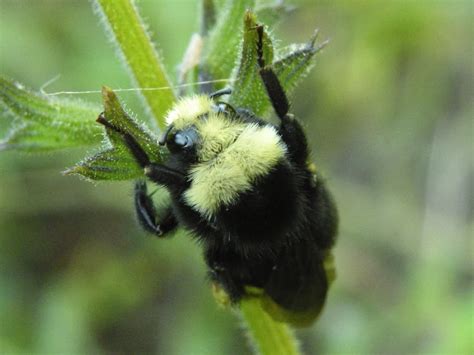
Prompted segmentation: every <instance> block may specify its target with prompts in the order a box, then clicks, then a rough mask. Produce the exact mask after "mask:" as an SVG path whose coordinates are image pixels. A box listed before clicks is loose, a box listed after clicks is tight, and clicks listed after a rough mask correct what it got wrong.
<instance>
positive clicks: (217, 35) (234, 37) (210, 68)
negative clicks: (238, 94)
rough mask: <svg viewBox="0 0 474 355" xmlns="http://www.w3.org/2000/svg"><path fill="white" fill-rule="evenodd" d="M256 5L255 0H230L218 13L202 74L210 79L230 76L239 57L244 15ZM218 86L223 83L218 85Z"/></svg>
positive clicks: (207, 45)
mask: <svg viewBox="0 0 474 355" xmlns="http://www.w3.org/2000/svg"><path fill="white" fill-rule="evenodd" d="M254 6H255V0H239V1H234V0H228V1H227V3H226V4H225V5H224V6H222V9H221V10H220V11H219V12H218V13H217V22H216V25H215V27H214V28H213V29H212V31H211V32H210V33H209V37H208V39H207V41H206V46H205V50H204V53H203V62H202V69H201V71H202V76H203V77H204V78H206V77H208V78H210V79H226V78H228V77H230V75H231V73H232V70H233V68H234V65H235V63H236V61H237V58H238V57H239V43H240V41H241V33H242V17H243V15H244V13H245V11H246V10H247V9H252V8H253V7H254ZM216 87H217V88H220V87H222V85H216Z"/></svg>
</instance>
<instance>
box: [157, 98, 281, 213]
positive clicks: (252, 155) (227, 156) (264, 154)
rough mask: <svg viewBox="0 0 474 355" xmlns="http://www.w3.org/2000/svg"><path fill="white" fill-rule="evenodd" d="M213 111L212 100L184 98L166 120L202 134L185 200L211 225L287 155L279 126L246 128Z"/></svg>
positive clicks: (242, 123) (177, 128)
mask: <svg viewBox="0 0 474 355" xmlns="http://www.w3.org/2000/svg"><path fill="white" fill-rule="evenodd" d="M213 105H214V103H213V101H212V99H210V98H208V97H207V96H193V97H189V98H184V99H182V100H181V101H180V102H178V103H177V104H176V106H175V108H174V109H173V110H172V111H170V113H169V114H168V115H167V117H166V121H167V123H168V124H173V126H174V129H176V130H180V129H184V128H186V127H189V126H194V127H195V128H196V131H197V132H198V134H199V138H200V139H199V144H198V149H197V161H198V162H197V163H196V164H195V165H193V166H191V169H190V173H189V180H190V181H191V186H190V187H189V189H188V190H186V191H185V193H184V199H185V201H186V203H187V204H188V205H189V206H190V207H192V208H193V209H194V210H196V211H197V212H199V213H200V214H201V215H202V216H203V217H204V218H206V219H209V220H210V219H212V217H213V216H214V214H215V213H216V212H217V211H218V209H219V208H221V207H228V206H230V205H232V204H233V203H235V202H237V200H238V197H239V194H241V193H244V192H247V191H250V190H251V189H252V188H253V186H254V184H255V182H256V181H257V180H258V179H259V178H261V177H264V176H265V175H267V174H268V173H269V172H270V171H271V170H272V169H273V168H274V167H275V166H276V164H277V163H278V162H279V161H281V160H282V159H283V158H284V157H285V154H286V145H285V144H284V143H283V142H282V140H281V138H280V136H279V134H278V133H277V131H276V129H275V128H274V127H273V126H271V125H266V126H259V125H257V124H254V123H250V124H249V123H245V122H242V121H241V120H239V119H238V118H235V117H228V116H226V115H224V114H222V113H218V112H216V111H215V109H214V108H213ZM204 116H205V117H204Z"/></svg>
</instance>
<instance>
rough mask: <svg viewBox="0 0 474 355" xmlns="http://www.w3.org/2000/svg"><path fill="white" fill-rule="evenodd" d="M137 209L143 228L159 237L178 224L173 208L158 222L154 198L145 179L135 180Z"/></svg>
mask: <svg viewBox="0 0 474 355" xmlns="http://www.w3.org/2000/svg"><path fill="white" fill-rule="evenodd" d="M135 211H136V214H137V219H138V222H139V223H140V225H141V226H142V227H143V229H144V230H146V231H147V232H149V233H151V234H154V235H156V236H157V237H163V236H164V235H165V234H166V233H168V232H170V231H172V230H173V229H175V228H176V227H177V226H178V222H177V220H176V218H175V217H174V215H173V213H172V211H171V208H168V209H167V211H166V213H165V217H164V218H162V219H161V221H159V222H158V215H157V213H156V209H155V206H154V204H153V200H152V199H151V195H149V194H148V191H147V186H146V182H145V181H143V180H139V181H137V182H135Z"/></svg>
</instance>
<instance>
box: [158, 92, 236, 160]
mask: <svg viewBox="0 0 474 355" xmlns="http://www.w3.org/2000/svg"><path fill="white" fill-rule="evenodd" d="M228 93H229V91H228V90H221V91H218V92H216V93H215V94H211V95H210V96H207V95H195V96H191V97H185V98H183V99H181V100H180V101H179V102H178V103H176V105H175V106H174V107H173V108H172V109H171V111H169V112H168V114H167V115H166V122H167V124H168V127H167V129H166V130H165V132H164V133H163V135H162V136H161V139H160V141H159V143H160V145H166V147H167V148H168V150H169V151H170V152H171V153H172V154H179V155H185V156H193V157H195V158H196V159H197V161H199V162H203V161H208V160H210V159H212V158H214V157H215V156H216V155H218V154H219V153H220V152H222V151H223V150H224V149H225V148H226V147H228V146H229V145H230V144H232V142H233V140H235V138H236V137H237V136H238V135H239V134H240V132H241V131H242V129H243V127H244V125H243V123H242V122H240V121H239V120H237V119H236V118H237V115H236V113H235V110H234V109H233V107H232V106H230V105H229V104H227V103H225V102H220V101H216V98H217V97H219V96H221V95H224V94H228Z"/></svg>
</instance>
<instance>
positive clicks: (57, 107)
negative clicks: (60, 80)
mask: <svg viewBox="0 0 474 355" xmlns="http://www.w3.org/2000/svg"><path fill="white" fill-rule="evenodd" d="M0 109H1V111H0V115H1V116H2V117H6V116H10V117H13V119H14V120H13V125H12V128H11V129H10V131H9V132H8V133H7V135H6V137H4V139H3V140H1V141H0V150H6V149H16V150H21V151H27V152H44V151H52V150H58V149H63V148H71V147H82V146H93V145H98V144H99V143H100V142H101V137H102V135H101V130H100V127H98V125H97V124H96V123H95V118H96V117H97V115H98V114H99V112H100V108H99V107H95V106H93V105H91V104H88V103H85V102H82V101H72V100H66V99H58V98H56V97H54V98H53V97H50V96H49V97H48V96H46V95H43V94H41V93H36V92H33V91H32V90H29V89H26V88H25V87H24V86H23V85H22V84H20V83H18V82H15V81H12V80H9V79H6V78H4V77H0Z"/></svg>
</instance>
